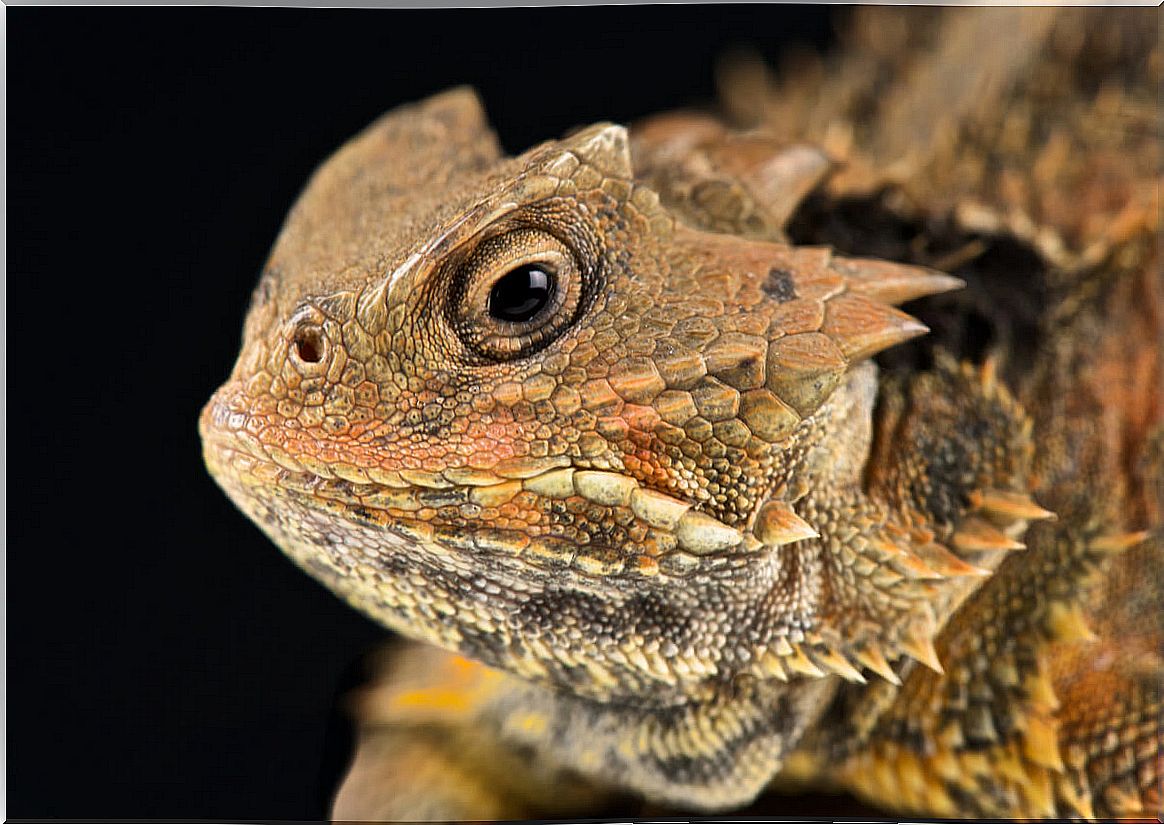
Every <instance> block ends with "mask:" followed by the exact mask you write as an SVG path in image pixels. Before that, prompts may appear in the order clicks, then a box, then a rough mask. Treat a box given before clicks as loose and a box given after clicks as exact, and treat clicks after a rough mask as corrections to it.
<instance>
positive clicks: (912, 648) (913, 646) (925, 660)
mask: <svg viewBox="0 0 1164 825" xmlns="http://www.w3.org/2000/svg"><path fill="white" fill-rule="evenodd" d="M901 649H902V650H903V651H905V652H906V653H907V654H908V655H909V656H910V658H913V659H916V660H917V661H919V662H921V663H922V664H923V665H925V666H926V667H928V668H929V669H930V670H932V671H934V672H935V673H945V672H946V671H945V668H943V667H942V662H941V660H940V659H938V651H937V650H936V649H935V648H934V639H933V634H932V633H931V632H929V630H928V629H923V628H920V627H918V626H917V625H914V626H911V627H910V628H909V629H908V630H907V631H906V633H905V635H904V636H903V637H902V639H901Z"/></svg>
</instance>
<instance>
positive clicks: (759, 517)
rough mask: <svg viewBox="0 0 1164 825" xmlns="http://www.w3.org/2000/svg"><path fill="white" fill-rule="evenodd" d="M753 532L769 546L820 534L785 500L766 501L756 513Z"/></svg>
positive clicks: (776, 545)
mask: <svg viewBox="0 0 1164 825" xmlns="http://www.w3.org/2000/svg"><path fill="white" fill-rule="evenodd" d="M753 532H754V533H755V535H756V538H758V539H759V540H760V541H761V542H763V543H764V544H765V545H767V546H769V547H779V546H781V545H784V544H790V543H792V542H794V541H802V540H804V539H811V538H817V537H818V536H820V533H818V532H817V531H816V530H815V529H814V528H813V526H812V525H811V524H809V523H808V522H807V521H805V520H804V519H802V518H801V517H800V516H798V515H796V513H795V511H793V509H792V506H791V505H789V504H787V503H785V502H783V501H766V502H764V504H763V505H762V506H761V507H760V510H759V512H757V513H756V522H755V525H754V527H753Z"/></svg>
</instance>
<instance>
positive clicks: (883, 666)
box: [853, 646, 901, 687]
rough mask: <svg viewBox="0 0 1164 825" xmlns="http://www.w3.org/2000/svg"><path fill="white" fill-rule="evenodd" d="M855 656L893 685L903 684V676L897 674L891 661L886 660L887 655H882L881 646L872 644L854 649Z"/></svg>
mask: <svg viewBox="0 0 1164 825" xmlns="http://www.w3.org/2000/svg"><path fill="white" fill-rule="evenodd" d="M853 658H855V659H856V660H857V662H858V663H860V664H861V665H862V666H863V667H867V668H869V669H870V670H871V671H873V672H874V673H876V674H877V675H878V676H880V677H881V678H882V679H884V680H885V681H887V682H889V683H890V684H891V685H897V686H899V687H900V686H901V677H899V676H898V675H897V673H896V672H895V671H894V670H893V668H892V667H891V666H890V664H889V662H887V661H886V660H885V656H883V655H882V653H881V650H880V649H879V648H877V647H873V646H870V647H865V648H862V649H861V650H857V651H854V653H853Z"/></svg>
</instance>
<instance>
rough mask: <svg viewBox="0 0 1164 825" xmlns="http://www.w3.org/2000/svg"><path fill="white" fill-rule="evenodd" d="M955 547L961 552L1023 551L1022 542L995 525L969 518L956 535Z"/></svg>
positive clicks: (960, 526)
mask: <svg viewBox="0 0 1164 825" xmlns="http://www.w3.org/2000/svg"><path fill="white" fill-rule="evenodd" d="M953 541H954V546H955V547H956V548H958V549H959V550H965V551H974V550H1022V549H1023V548H1025V547H1026V545H1024V544H1023V543H1022V542H1021V541H1016V540H1015V539H1012V538H1010V537H1009V536H1007V535H1006V534H1005V533H1003V532H1001V531H999V530H998V529H997V528H995V527H994V526H993V525H991V524H988V523H987V522H985V521H983V520H982V519H979V518H973V517H971V518H968V519H966V520H965V521H963V522H962V524H961V525H959V527H958V531H957V532H956V533H954V540H953Z"/></svg>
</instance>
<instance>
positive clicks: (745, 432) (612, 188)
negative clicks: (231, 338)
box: [201, 90, 954, 695]
mask: <svg viewBox="0 0 1164 825" xmlns="http://www.w3.org/2000/svg"><path fill="white" fill-rule="evenodd" d="M634 165H635V164H634V160H633V159H632V152H631V146H630V141H629V140H628V135H627V132H626V130H625V129H623V128H622V127H619V126H615V125H609V124H600V125H597V126H593V127H590V128H586V129H583V130H581V131H579V132H576V133H575V134H573V135H571V136H569V137H567V138H565V139H563V140H561V141H553V142H549V143H545V144H542V145H540V146H537V147H534V148H533V149H531V150H529V151H528V152H526V153H524V154H522V155H520V156H518V157H513V158H506V157H503V156H502V153H501V151H500V149H499V147H498V145H497V142H496V139H495V138H494V136H493V135H492V133H491V132H490V130H489V128H488V126H487V125H486V122H485V118H484V115H483V112H482V110H481V107H480V105H479V104H478V103H477V101H476V98H475V97H474V96H473V95H472V93H471V92H469V91H466V90H456V91H453V92H449V93H445V94H443V95H440V96H437V97H435V98H432V99H430V100H428V101H425V102H423V103H421V104H418V105H414V106H409V107H405V108H402V109H398V110H396V111H394V112H391V113H389V114H388V115H386V116H385V117H384V118H382V119H381V120H379V121H377V122H376V123H375V124H373V125H372V126H371V127H369V128H368V129H367V130H366V131H365V132H363V133H362V134H361V135H359V136H358V137H356V138H355V139H354V140H353V141H352V142H350V143H349V144H347V145H346V146H344V147H343V148H342V149H341V150H340V151H339V152H338V153H337V154H336V155H335V156H334V157H333V158H331V159H330V160H329V161H328V162H327V163H326V164H325V165H324V166H322V167H321V168H320V169H319V170H318V171H317V172H316V174H315V175H314V177H313V178H312V180H311V181H310V183H309V184H308V186H307V188H306V190H305V191H304V193H303V194H302V196H301V197H300V199H299V201H298V203H297V204H296V205H295V207H294V208H293V209H292V211H291V213H290V215H289V216H288V218H287V222H286V225H285V227H284V228H283V230H282V232H281V234H280V236H279V238H278V240H277V242H276V243H275V246H274V249H273V250H272V252H271V255H270V258H269V260H268V262H267V264H266V266H265V268H264V272H263V275H262V278H261V280H260V283H259V285H258V288H257V289H256V291H255V294H254V298H253V301H252V305H251V308H250V310H249V313H248V316H247V319H246V324H245V330H244V340H243V345H242V352H241V355H240V357H239V360H238V362H237V364H236V365H235V368H234V371H233V373H232V374H231V376H230V378H229V380H228V381H227V382H226V383H225V384H224V386H223V387H222V388H221V389H220V390H219V391H218V392H217V393H216V395H215V396H214V398H213V399H212V400H211V401H210V403H209V404H208V405H207V406H206V408H205V410H204V412H203V415H202V418H201V432H202V436H203V440H204V445H205V456H206V460H207V464H208V466H209V468H210V470H211V472H212V473H213V475H214V477H215V478H216V479H217V481H218V482H219V483H220V484H221V485H222V487H223V488H224V489H225V490H226V492H227V493H228V494H229V496H230V497H231V499H232V500H233V501H234V502H235V503H236V504H237V505H238V506H239V507H240V508H241V509H242V510H243V511H244V512H246V513H247V515H248V516H250V517H251V518H252V519H253V520H254V521H255V522H256V523H257V524H258V525H259V526H260V527H261V528H262V529H263V530H264V531H265V532H266V533H267V534H268V535H269V536H270V537H271V538H272V539H273V540H274V541H275V542H276V543H277V544H278V545H279V546H280V547H282V548H283V549H284V550H285V551H286V552H287V553H288V554H289V555H290V556H291V557H292V558H293V559H294V560H295V561H296V562H297V563H299V564H300V565H301V566H303V567H304V568H305V569H306V570H308V571H309V572H310V573H311V574H312V575H314V576H316V577H317V578H319V579H320V580H322V581H323V582H324V583H325V584H327V585H328V586H329V587H331V588H332V589H333V590H335V591H336V592H337V593H339V594H340V595H341V596H343V597H344V598H345V599H347V600H348V601H349V602H350V603H352V604H353V605H354V606H356V607H357V608H359V609H361V610H363V611H365V612H366V613H368V614H369V615H371V616H373V617H374V618H376V619H377V620H379V621H381V622H383V623H385V624H386V625H388V626H390V627H392V628H395V629H398V630H400V631H402V632H404V633H405V634H407V635H410V636H412V637H415V638H420V639H423V640H426V641H430V642H433V643H436V644H439V645H442V646H445V647H448V648H451V649H455V650H460V651H462V652H464V653H465V654H467V655H469V656H471V657H474V658H478V659H482V660H484V661H485V662H487V663H488V664H491V665H496V666H500V667H504V668H507V669H510V670H513V671H516V672H518V673H521V674H523V675H525V676H529V677H531V678H535V679H543V680H547V681H551V682H554V683H557V684H562V685H568V686H571V687H574V688H575V689H577V690H581V691H588V692H591V693H595V692H596V693H601V694H603V695H609V694H617V693H620V692H625V693H626V694H628V695H630V694H637V695H641V694H642V692H643V688H644V687H645V686H655V687H658V688H660V690H661V691H662V692H661V693H660V695H663V694H665V690H662V689H663V688H665V687H666V686H668V685H671V686H673V685H676V684H679V683H683V682H690V681H692V680H699V679H704V678H709V677H710V676H714V675H715V674H716V673H721V674H722V673H725V672H728V671H729V670H730V669H731V668H730V667H729V666H728V665H727V664H726V663H727V662H728V661H729V659H730V658H731V655H732V654H731V653H730V652H728V651H725V650H724V649H723V647H724V643H723V638H722V627H727V626H730V625H728V624H727V622H729V621H732V619H731V616H732V613H733V611H737V612H740V613H741V615H742V613H743V612H744V611H746V610H747V607H746V605H747V603H748V601H749V600H754V599H755V598H756V595H757V593H758V592H759V591H758V590H757V588H762V587H764V586H771V578H772V576H773V575H777V573H778V570H777V568H778V567H779V565H778V564H776V562H775V561H774V560H773V554H772V553H771V552H770V550H771V548H772V547H775V546H779V545H780V544H785V543H788V542H794V541H797V540H802V539H806V538H809V537H811V536H814V535H816V531H815V530H814V529H813V527H812V525H810V524H809V523H806V522H805V521H803V520H802V519H801V518H800V517H798V516H797V515H796V513H795V512H794V511H793V509H792V508H791V507H789V506H779V507H776V508H775V509H773V508H769V509H767V510H764V508H763V507H762V505H763V504H764V503H765V502H767V501H774V500H783V499H788V500H791V499H793V498H794V497H795V495H794V494H795V493H796V490H797V489H798V485H799V486H803V485H804V483H806V482H805V479H806V478H808V477H809V476H810V475H811V473H809V472H807V471H804V470H803V465H804V464H805V462H806V461H807V460H808V458H807V457H808V456H809V455H810V453H811V450H812V449H813V448H814V445H815V444H816V443H817V442H818V441H819V439H820V437H821V435H820V434H821V433H822V432H823V431H824V428H823V427H822V425H821V423H820V422H821V420H822V416H825V415H826V414H827V415H830V416H833V417H841V418H843V417H844V416H846V415H848V413H847V412H846V410H848V408H849V407H850V406H852V405H853V404H854V403H857V402H856V401H854V400H853V399H855V398H860V399H862V401H861V403H867V402H868V403H871V402H870V400H869V398H870V392H869V391H868V388H867V385H868V384H869V383H870V382H869V381H868V380H867V376H866V377H864V378H863V377H862V375H863V373H861V371H860V370H859V369H856V370H855V369H854V367H855V365H859V364H861V362H862V361H864V360H865V359H867V357H868V356H869V355H871V354H872V353H874V352H876V351H877V350H879V349H881V348H883V347H886V346H889V345H891V344H893V343H896V342H899V341H902V340H904V339H906V338H909V337H911V336H914V335H917V334H919V333H921V332H922V331H924V328H923V327H922V326H921V325H920V324H918V323H917V322H916V321H914V320H913V319H911V318H910V317H909V316H907V315H905V314H903V313H901V312H899V311H897V310H895V309H893V308H892V307H891V306H890V304H891V303H895V302H900V301H901V300H905V299H907V298H910V297H914V296H917V295H922V294H927V293H930V292H935V291H940V290H943V289H948V288H950V287H951V286H952V285H953V283H954V282H953V279H949V278H943V277H942V276H938V275H935V274H932V273H926V272H921V271H919V270H912V269H910V268H908V267H897V266H894V265H890V264H879V263H875V262H869V261H855V260H845V259H842V258H839V257H835V256H833V255H832V254H831V252H830V251H828V250H825V249H812V248H804V249H798V248H793V247H790V246H788V245H784V244H779V243H770V242H760V241H752V240H746V239H742V238H739V237H735V236H728V235H718V234H712V233H707V232H701V231H698V230H697V229H695V228H693V227H691V226H688V225H685V224H684V223H682V222H681V221H679V220H677V219H676V218H675V217H674V216H673V214H672V213H671V212H670V211H669V210H668V208H667V207H666V205H665V204H664V203H661V202H660V198H659V195H658V194H656V192H655V191H653V190H652V189H651V188H650V187H648V186H646V185H645V184H643V183H642V182H641V181H638V180H636V177H635V170H634ZM848 384H851V385H852V387H853V389H851V390H850V391H848V392H847V393H846V394H844V397H845V399H847V400H846V401H844V403H838V402H836V401H835V400H830V399H833V396H834V395H836V394H837V392H838V388H839V387H843V386H846V385H848ZM810 469H811V468H810ZM820 469H821V468H816V470H814V471H820ZM838 472H839V470H838ZM765 582H767V583H768V584H767V585H765ZM709 617H710V619H709ZM717 621H718V622H722V623H723V624H722V627H721V626H719V625H717V624H716V622H717ZM741 655H743V654H741Z"/></svg>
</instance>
